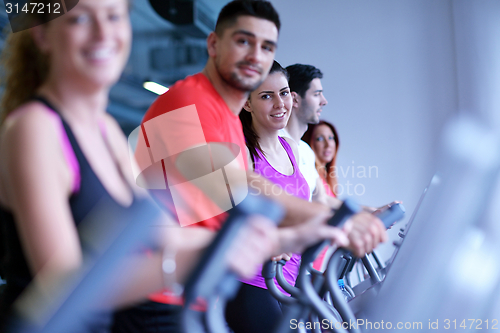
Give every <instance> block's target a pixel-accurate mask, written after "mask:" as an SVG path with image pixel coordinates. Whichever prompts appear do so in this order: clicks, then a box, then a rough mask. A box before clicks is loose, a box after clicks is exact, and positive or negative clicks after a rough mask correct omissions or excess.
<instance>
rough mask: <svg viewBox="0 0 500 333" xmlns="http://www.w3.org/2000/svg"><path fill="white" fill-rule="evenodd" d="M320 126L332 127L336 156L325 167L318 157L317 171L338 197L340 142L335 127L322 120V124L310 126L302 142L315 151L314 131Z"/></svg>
mask: <svg viewBox="0 0 500 333" xmlns="http://www.w3.org/2000/svg"><path fill="white" fill-rule="evenodd" d="M320 125H326V126H328V127H330V129H331V130H332V133H333V140H334V141H335V154H334V155H333V159H332V160H331V161H330V162H328V163H326V166H325V167H323V166H322V165H321V163H320V162H319V160H318V157H317V155H316V170H318V173H319V175H320V176H321V177H323V178H324V179H325V180H326V182H327V184H328V186H330V189H331V190H332V192H333V193H334V194H335V195H337V194H338V193H337V187H338V179H337V170H336V165H337V152H338V150H339V145H340V141H339V135H338V133H337V130H336V129H335V126H333V124H331V123H329V122H327V121H324V120H320V122H319V123H317V124H309V126H308V127H307V131H306V132H305V133H304V135H303V136H302V140H303V141H305V142H306V143H307V144H308V145H309V146H311V148H312V149H313V150H314V146H313V144H312V140H313V133H314V130H315V129H316V128H317V127H318V126H320Z"/></svg>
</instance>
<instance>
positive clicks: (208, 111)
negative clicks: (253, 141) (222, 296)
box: [142, 73, 247, 304]
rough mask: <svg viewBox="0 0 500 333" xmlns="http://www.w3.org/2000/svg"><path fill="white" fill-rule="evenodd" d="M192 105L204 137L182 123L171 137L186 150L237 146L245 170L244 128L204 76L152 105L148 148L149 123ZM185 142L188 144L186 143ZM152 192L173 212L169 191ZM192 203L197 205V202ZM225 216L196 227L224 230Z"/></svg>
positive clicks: (164, 296) (160, 298)
mask: <svg viewBox="0 0 500 333" xmlns="http://www.w3.org/2000/svg"><path fill="white" fill-rule="evenodd" d="M193 105H194V106H195V108H196V113H197V114H198V117H199V123H200V124H201V128H202V131H203V133H202V135H197V134H194V133H193V130H191V129H190V128H189V127H188V128H187V130H179V127H182V126H183V124H182V123H181V122H182V121H181V122H179V124H176V126H175V128H171V127H169V129H168V130H169V131H171V132H175V133H174V134H172V135H173V136H174V137H176V138H177V139H179V138H180V139H181V140H182V141H179V142H182V144H183V145H184V146H186V148H188V147H191V146H196V145H198V144H204V143H210V142H227V143H233V144H236V145H238V146H239V148H240V151H241V152H242V157H243V159H242V160H239V163H240V164H243V165H240V167H241V168H242V169H245V170H246V168H247V163H246V153H245V152H246V146H245V137H244V135H243V128H242V125H241V122H240V119H239V117H238V116H237V115H235V114H234V113H233V112H231V110H230V109H229V107H228V106H227V104H226V102H225V101H224V100H223V98H222V97H221V96H220V95H219V93H218V92H217V91H216V90H215V88H214V87H213V85H212V83H211V82H210V81H209V80H208V78H207V77H206V76H205V75H203V74H201V73H198V74H195V75H193V76H188V77H187V78H185V79H184V80H181V81H178V82H177V83H175V84H174V85H173V86H172V87H171V88H170V89H169V90H168V91H167V92H166V93H165V94H163V95H161V96H160V97H159V98H158V99H157V100H156V101H155V102H154V103H153V104H152V105H151V107H150V108H149V110H148V111H147V112H146V114H145V116H144V119H143V121H142V130H143V134H144V136H145V141H146V145H147V146H148V147H150V142H149V141H150V140H151V138H152V136H151V135H150V137H149V141H148V135H147V134H148V133H147V131H146V128H147V126H148V121H151V120H153V119H154V118H156V117H159V116H162V115H165V114H166V113H169V112H171V111H174V110H179V109H181V108H185V109H182V110H181V111H183V110H186V111H185V112H186V113H187V112H191V111H193V110H194V109H193V108H192V106H193ZM186 107H189V108H186ZM157 119H160V118H157ZM150 123H151V122H150ZM160 129H161V128H160ZM157 130H158V128H157ZM186 141H188V142H187V143H186ZM203 141H204V142H203ZM150 192H151V193H152V194H153V196H155V197H156V198H157V199H158V200H159V201H161V202H164V203H165V205H167V206H170V207H169V208H172V201H171V195H170V193H169V192H170V191H169V190H168V189H167V190H161V189H160V190H151V191H150ZM188 199H189V198H188ZM191 200H192V201H195V202H196V199H195V198H193V199H191ZM226 215H227V214H226V213H222V214H220V215H218V216H215V217H212V218H209V219H206V220H203V221H201V222H198V223H195V224H194V225H193V226H201V227H206V228H208V229H210V230H214V231H217V230H219V229H220V228H221V226H222V224H223V222H224V221H225V218H226ZM150 299H151V300H153V301H156V302H164V303H171V304H172V303H173V304H176V303H178V302H179V301H178V300H174V299H172V297H169V296H168V293H166V292H162V293H157V294H155V295H152V296H151V297H150Z"/></svg>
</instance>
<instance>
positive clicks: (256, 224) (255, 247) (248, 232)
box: [227, 216, 279, 278]
mask: <svg viewBox="0 0 500 333" xmlns="http://www.w3.org/2000/svg"><path fill="white" fill-rule="evenodd" d="M233 244H234V245H233V246H232V248H231V249H230V250H229V251H228V255H227V260H228V264H229V268H230V269H231V270H232V271H233V272H235V273H236V274H238V275H240V276H241V277H244V278H251V277H253V276H254V275H255V273H256V272H257V270H258V266H259V265H261V264H262V263H264V262H265V261H267V260H269V258H270V257H271V256H272V255H273V254H276V253H277V252H279V237H278V228H277V227H276V225H275V224H274V223H273V222H272V221H270V220H268V219H267V218H265V217H263V216H252V217H251V218H249V220H248V223H247V224H246V225H245V226H244V227H243V228H241V230H240V232H239V234H238V236H237V239H235V241H234V242H233Z"/></svg>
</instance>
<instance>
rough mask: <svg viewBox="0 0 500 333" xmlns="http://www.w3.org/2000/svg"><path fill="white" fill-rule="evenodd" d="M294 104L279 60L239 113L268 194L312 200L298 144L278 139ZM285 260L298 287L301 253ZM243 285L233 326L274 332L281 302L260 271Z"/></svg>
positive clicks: (230, 314) (231, 310)
mask: <svg viewBox="0 0 500 333" xmlns="http://www.w3.org/2000/svg"><path fill="white" fill-rule="evenodd" d="M292 103H293V101H292V95H291V94H290V88H289V87H288V73H287V72H286V70H285V69H284V68H283V67H281V65H280V64H279V63H278V62H276V61H275V62H274V64H273V66H272V67H271V70H270V73H269V76H268V77H267V79H266V80H265V81H264V82H263V83H262V84H261V85H260V87H258V88H257V89H256V90H255V91H253V92H252V93H251V94H250V98H249V99H248V101H247V102H246V104H245V107H244V110H242V111H241V113H240V120H241V122H242V124H243V132H244V134H245V140H246V144H247V148H248V154H249V158H248V161H249V163H250V162H252V165H251V166H250V167H249V169H253V170H254V171H255V172H256V173H257V174H259V175H261V176H263V177H265V178H267V179H269V180H270V181H271V182H272V183H274V184H273V185H272V186H270V187H269V188H268V190H269V191H272V192H274V193H279V192H283V191H285V192H287V193H288V194H290V195H294V196H296V197H299V198H302V199H304V200H308V199H309V186H308V185H307V182H306V180H305V178H304V177H303V176H302V174H301V173H300V170H299V167H298V165H297V161H298V149H297V144H296V143H295V142H294V141H293V140H291V139H288V138H283V137H280V136H278V131H279V130H280V129H283V128H284V127H285V126H286V124H287V122H288V118H289V117H290V112H291V110H292ZM281 257H283V258H285V259H288V262H287V264H286V265H285V266H284V268H283V274H284V276H285V279H286V280H287V281H288V283H290V284H292V285H294V284H295V280H296V278H297V275H298V270H299V265H300V255H299V254H295V253H294V254H292V253H289V254H282V255H281ZM241 281H242V282H243V284H242V287H241V289H240V291H239V293H238V295H237V297H236V299H235V300H234V301H233V302H231V303H230V304H228V306H227V309H226V319H227V321H228V324H229V326H230V327H231V329H232V330H233V331H234V332H235V333H246V332H272V330H273V327H274V326H275V324H276V323H277V322H278V321H279V319H280V318H281V316H282V310H281V304H280V303H279V302H278V301H277V300H275V299H274V298H273V297H272V296H271V294H270V293H269V292H268V291H267V290H266V289H267V287H266V284H265V280H264V278H263V277H262V275H261V273H260V270H259V273H258V274H257V275H256V276H254V277H253V278H252V279H247V280H241ZM275 283H276V285H277V286H278V288H279V289H281V287H280V286H279V285H278V284H277V282H276V281H275ZM281 290H282V289H281ZM282 291H283V290H282ZM283 292H284V291H283Z"/></svg>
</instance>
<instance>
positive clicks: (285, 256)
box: [272, 252, 293, 261]
mask: <svg viewBox="0 0 500 333" xmlns="http://www.w3.org/2000/svg"><path fill="white" fill-rule="evenodd" d="M292 254H293V253H291V252H288V253H282V254H280V255H279V256H276V257H272V260H274V261H280V260H285V261H288V260H290V259H292Z"/></svg>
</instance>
